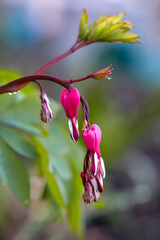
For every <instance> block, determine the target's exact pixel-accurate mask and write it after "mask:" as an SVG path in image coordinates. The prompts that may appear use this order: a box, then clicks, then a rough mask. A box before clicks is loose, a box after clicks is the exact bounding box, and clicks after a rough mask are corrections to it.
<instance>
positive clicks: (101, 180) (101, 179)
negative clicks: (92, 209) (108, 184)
mask: <svg viewBox="0 0 160 240" xmlns="http://www.w3.org/2000/svg"><path fill="white" fill-rule="evenodd" d="M100 182H101V185H102V187H103V178H102V175H101V174H100Z"/></svg>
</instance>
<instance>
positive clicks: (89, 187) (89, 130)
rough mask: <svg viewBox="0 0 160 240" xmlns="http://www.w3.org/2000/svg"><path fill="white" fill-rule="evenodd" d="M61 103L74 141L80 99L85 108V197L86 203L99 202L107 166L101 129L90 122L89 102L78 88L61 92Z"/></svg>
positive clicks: (77, 134) (76, 135) (76, 134)
mask: <svg viewBox="0 0 160 240" xmlns="http://www.w3.org/2000/svg"><path fill="white" fill-rule="evenodd" d="M60 100H61V104H62V106H63V108H64V110H65V113H66V116H67V117H68V118H69V120H68V124H69V130H70V134H71V138H72V140H73V141H77V140H78V138H79V131H78V120H77V114H78V108H79V103H80V100H81V102H82V108H83V121H84V122H83V123H84V129H83V139H84V142H85V144H86V147H87V154H86V156H85V158H84V167H83V172H81V178H82V183H83V188H84V192H83V199H84V201H85V202H86V203H92V202H93V201H95V202H98V201H99V198H100V193H102V192H103V179H104V178H105V175H106V173H105V166H104V162H103V159H102V157H101V154H100V149H99V145H100V141H101V130H100V128H99V127H98V125H96V124H93V125H91V126H90V123H89V119H88V116H89V109H88V104H87V102H86V101H85V99H84V98H83V97H81V96H80V93H79V92H78V90H77V89H76V88H71V89H70V90H68V89H64V90H63V91H62V93H61V98H60Z"/></svg>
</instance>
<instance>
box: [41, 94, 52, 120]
mask: <svg viewBox="0 0 160 240" xmlns="http://www.w3.org/2000/svg"><path fill="white" fill-rule="evenodd" d="M40 99H41V112H40V116H41V120H42V121H43V122H45V123H48V122H49V120H50V119H51V118H53V116H54V113H53V111H52V109H51V108H50V102H49V99H48V97H47V95H46V94H45V93H42V94H41V95H40Z"/></svg>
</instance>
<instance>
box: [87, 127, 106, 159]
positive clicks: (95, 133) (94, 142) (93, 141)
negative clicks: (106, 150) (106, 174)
mask: <svg viewBox="0 0 160 240" xmlns="http://www.w3.org/2000/svg"><path fill="white" fill-rule="evenodd" d="M101 136H102V134H101V129H100V128H99V126H98V125H97V124H92V125H91V127H90V129H87V130H84V131H83V139H84V142H85V144H86V147H87V149H88V150H90V151H92V152H96V154H97V156H98V158H99V157H101V154H100V150H99V145H100V141H101Z"/></svg>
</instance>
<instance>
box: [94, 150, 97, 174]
mask: <svg viewBox="0 0 160 240" xmlns="http://www.w3.org/2000/svg"><path fill="white" fill-rule="evenodd" d="M94 166H95V172H94V175H96V174H97V166H98V157H97V153H96V152H95V153H94Z"/></svg>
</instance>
